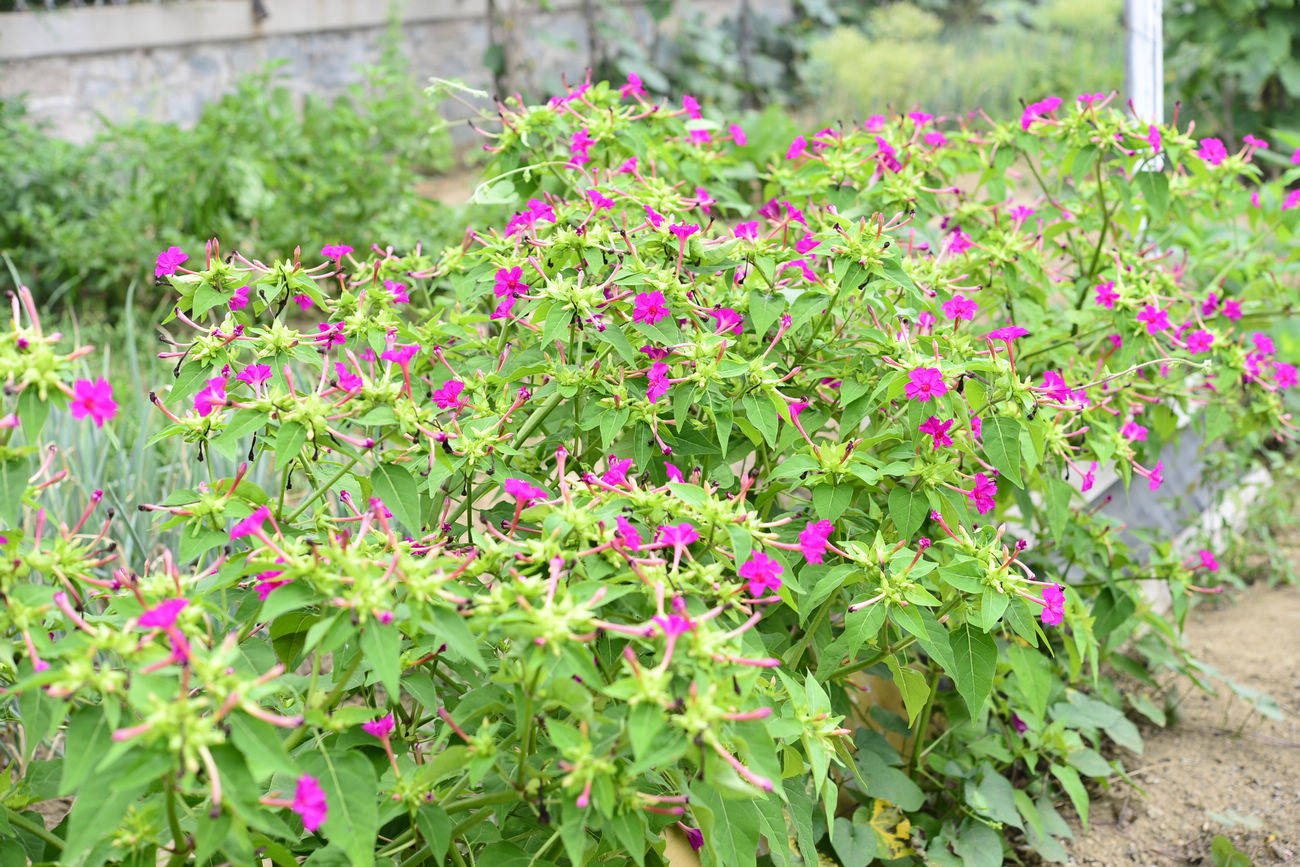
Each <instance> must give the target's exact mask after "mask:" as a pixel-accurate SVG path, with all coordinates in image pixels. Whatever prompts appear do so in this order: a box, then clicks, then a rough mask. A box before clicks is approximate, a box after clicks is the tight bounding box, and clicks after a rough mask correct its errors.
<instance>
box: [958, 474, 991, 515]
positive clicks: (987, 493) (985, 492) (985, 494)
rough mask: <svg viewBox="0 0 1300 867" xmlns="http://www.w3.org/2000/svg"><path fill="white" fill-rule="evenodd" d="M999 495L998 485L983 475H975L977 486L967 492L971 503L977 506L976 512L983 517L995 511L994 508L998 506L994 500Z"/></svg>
mask: <svg viewBox="0 0 1300 867" xmlns="http://www.w3.org/2000/svg"><path fill="white" fill-rule="evenodd" d="M997 495H998V486H997V483H996V482H994V481H993V480H992V479H990V478H989V477H988V476H986V475H984V474H983V473H976V474H975V485H974V486H973V487H972V488H971V489H970V490H969V491H967V492H966V496H968V497H970V501H971V503H973V504H974V506H975V511H977V512H979V513H980V514H981V515H983V514H985V513H986V512H991V511H993V507H994V506H996V505H997V503H996V502H995V501H994V499H993V498H994V497H996V496H997Z"/></svg>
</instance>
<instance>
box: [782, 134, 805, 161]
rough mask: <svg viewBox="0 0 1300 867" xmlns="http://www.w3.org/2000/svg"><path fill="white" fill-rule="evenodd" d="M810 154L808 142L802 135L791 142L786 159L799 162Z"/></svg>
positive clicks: (786, 152)
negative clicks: (800, 158) (798, 160)
mask: <svg viewBox="0 0 1300 867" xmlns="http://www.w3.org/2000/svg"><path fill="white" fill-rule="evenodd" d="M807 152H808V140H807V139H806V138H804V137H803V136H801V135H797V136H795V137H794V141H792V142H790V147H788V148H786V151H785V158H786V159H788V160H797V159H799V157H802V156H806V155H807Z"/></svg>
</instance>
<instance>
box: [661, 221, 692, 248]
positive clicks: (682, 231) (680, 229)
mask: <svg viewBox="0 0 1300 867" xmlns="http://www.w3.org/2000/svg"><path fill="white" fill-rule="evenodd" d="M699 230H700V227H699V226H697V225H695V224H694V223H673V224H672V225H671V226H669V227H668V231H670V232H672V233H673V234H674V235H676V236H677V240H678V242H680V243H683V244H684V243H686V239H687V238H689V237H690V236H691V235H694V234H695V233H696V232H698V231H699Z"/></svg>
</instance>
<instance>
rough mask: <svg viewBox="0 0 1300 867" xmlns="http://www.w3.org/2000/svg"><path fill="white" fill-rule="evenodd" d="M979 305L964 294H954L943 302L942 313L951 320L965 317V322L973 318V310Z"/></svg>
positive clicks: (954, 320)
mask: <svg viewBox="0 0 1300 867" xmlns="http://www.w3.org/2000/svg"><path fill="white" fill-rule="evenodd" d="M979 309H980V306H979V304H977V303H976V302H974V301H972V300H971V299H970V298H967V297H966V296H964V295H954V296H953V297H952V298H949V299H948V300H947V301H945V302H943V315H944V316H947V317H948V318H949V319H951V320H952V321H953V322H956V321H957V320H959V319H965V320H966V321H967V322H970V321H973V320H974V319H975V311H977V310H979Z"/></svg>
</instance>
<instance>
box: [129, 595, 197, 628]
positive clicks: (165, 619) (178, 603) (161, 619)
mask: <svg viewBox="0 0 1300 867" xmlns="http://www.w3.org/2000/svg"><path fill="white" fill-rule="evenodd" d="M189 604H190V603H189V600H188V599H167V600H164V601H162V602H159V603H158V604H157V605H155V606H154V607H153V608H149V609H147V610H146V611H145V612H144V613H143V614H141V615H140V625H141V626H142V627H144V628H145V629H171V628H172V627H173V626H175V625H176V618H177V617H178V616H179V615H180V613H181V609H183V608H184V607H185V606H186V605H189Z"/></svg>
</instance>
